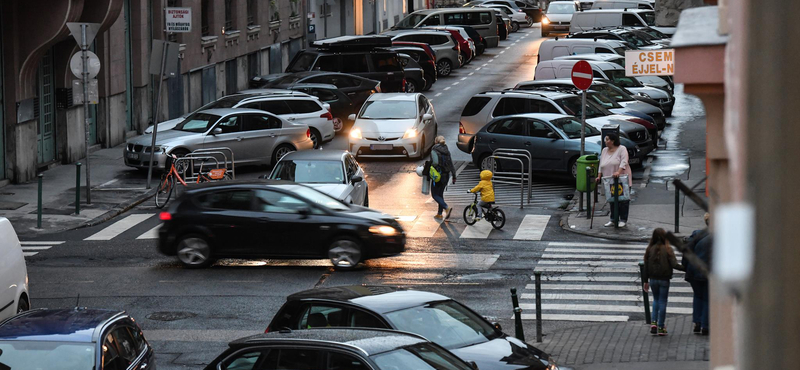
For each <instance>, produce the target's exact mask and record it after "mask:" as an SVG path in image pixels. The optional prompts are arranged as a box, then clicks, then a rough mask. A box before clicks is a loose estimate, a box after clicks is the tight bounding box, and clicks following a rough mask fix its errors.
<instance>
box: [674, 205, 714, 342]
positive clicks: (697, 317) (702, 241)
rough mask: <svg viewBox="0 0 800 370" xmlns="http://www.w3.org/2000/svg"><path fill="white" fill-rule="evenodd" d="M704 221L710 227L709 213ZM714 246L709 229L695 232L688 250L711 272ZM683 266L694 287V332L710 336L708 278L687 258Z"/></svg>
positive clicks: (689, 281)
mask: <svg viewBox="0 0 800 370" xmlns="http://www.w3.org/2000/svg"><path fill="white" fill-rule="evenodd" d="M704 219H705V221H706V226H708V219H709V215H708V213H706V214H705V216H704ZM713 245H714V237H713V235H711V233H709V232H708V229H707V228H706V229H703V230H695V231H694V232H693V233H692V236H691V237H689V241H688V242H687V243H686V248H687V249H688V250H691V251H692V252H694V254H695V255H696V256H697V257H698V258H699V259H700V260H702V261H703V262H705V264H706V266H707V267H708V269H709V270H711V256H712V249H713ZM681 264H682V265H683V266H684V267H685V268H686V277H685V279H686V281H687V282H688V283H689V284H690V285H691V286H692V292H694V295H693V297H692V322H693V323H694V328H693V331H694V333H695V334H702V335H708V334H709V330H710V327H709V317H708V316H709V315H708V311H709V305H708V277H707V276H706V275H705V274H703V273H702V272H701V271H700V270H699V269H698V268H697V266H694V265H692V264H691V263H690V262H689V259H688V258H686V256H684V257H683V259H682V260H681Z"/></svg>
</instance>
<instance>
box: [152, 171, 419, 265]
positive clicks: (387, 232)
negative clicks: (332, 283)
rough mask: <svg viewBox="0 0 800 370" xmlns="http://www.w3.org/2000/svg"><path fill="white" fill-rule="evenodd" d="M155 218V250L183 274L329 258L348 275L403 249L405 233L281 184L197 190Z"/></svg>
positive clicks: (383, 218)
mask: <svg viewBox="0 0 800 370" xmlns="http://www.w3.org/2000/svg"><path fill="white" fill-rule="evenodd" d="M159 217H160V218H161V220H163V222H164V223H163V225H162V226H161V228H160V229H159V232H158V249H159V251H161V253H163V254H166V255H169V256H175V255H177V256H178V260H179V261H180V262H181V263H182V264H183V265H184V266H186V267H190V268H197V267H206V266H208V265H210V264H211V263H212V262H213V261H214V259H215V258H225V257H236V258H308V259H319V258H329V259H330V260H331V263H333V265H334V266H335V267H337V268H340V269H350V268H354V267H356V266H357V265H358V263H359V262H361V261H364V260H366V259H369V258H377V257H386V256H394V255H397V254H400V253H402V252H403V251H404V250H405V239H406V236H405V232H404V231H403V229H402V228H401V227H400V224H398V223H397V221H395V220H394V218H392V216H389V215H387V214H383V213H379V212H376V211H373V210H370V209H369V208H364V207H359V206H354V205H350V204H345V203H343V202H341V201H339V200H338V199H335V198H332V197H330V196H328V195H326V194H323V193H321V192H319V191H317V190H314V189H312V188H310V187H307V186H305V185H301V184H296V183H293V182H287V181H275V180H261V181H251V182H236V181H227V182H217V183H210V184H208V185H200V186H199V187H196V188H192V189H190V190H188V191H186V193H185V194H184V195H183V196H182V197H181V198H179V199H178V200H177V201H176V202H175V203H172V204H171V205H170V207H169V210H168V211H167V212H162V213H161V214H160V215H159Z"/></svg>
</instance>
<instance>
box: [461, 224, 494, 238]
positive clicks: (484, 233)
mask: <svg viewBox="0 0 800 370" xmlns="http://www.w3.org/2000/svg"><path fill="white" fill-rule="evenodd" d="M491 232H492V224H490V223H489V222H488V221H486V220H480V221H478V222H476V223H475V225H467V228H466V229H464V232H462V233H461V238H462V239H486V238H488V237H489V233H491Z"/></svg>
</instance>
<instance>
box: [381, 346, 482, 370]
mask: <svg viewBox="0 0 800 370" xmlns="http://www.w3.org/2000/svg"><path fill="white" fill-rule="evenodd" d="M372 359H373V360H374V361H375V364H376V365H378V369H380V370H390V369H397V364H403V366H404V367H405V368H408V369H415V370H471V369H472V368H471V367H469V365H467V364H466V363H465V362H464V361H462V360H459V359H457V358H456V357H455V356H454V355H453V354H452V353H450V352H448V351H445V350H442V349H440V348H439V347H434V346H431V345H430V344H427V343H419V344H414V345H411V346H407V347H403V348H400V349H396V350H393V351H389V352H384V353H381V354H378V355H374V356H372Z"/></svg>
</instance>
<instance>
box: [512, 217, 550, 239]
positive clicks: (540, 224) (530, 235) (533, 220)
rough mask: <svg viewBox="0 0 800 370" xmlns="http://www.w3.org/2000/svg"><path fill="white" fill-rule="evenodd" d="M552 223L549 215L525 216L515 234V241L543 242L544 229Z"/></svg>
mask: <svg viewBox="0 0 800 370" xmlns="http://www.w3.org/2000/svg"><path fill="white" fill-rule="evenodd" d="M549 221H550V216H549V215H525V217H524V218H523V219H522V223H521V224H520V225H519V228H517V232H516V233H515V234H514V239H515V240H542V235H544V229H545V228H546V227H547V223H548V222H549Z"/></svg>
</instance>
